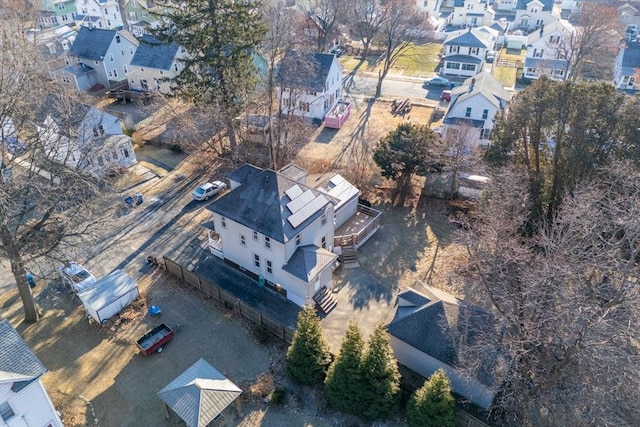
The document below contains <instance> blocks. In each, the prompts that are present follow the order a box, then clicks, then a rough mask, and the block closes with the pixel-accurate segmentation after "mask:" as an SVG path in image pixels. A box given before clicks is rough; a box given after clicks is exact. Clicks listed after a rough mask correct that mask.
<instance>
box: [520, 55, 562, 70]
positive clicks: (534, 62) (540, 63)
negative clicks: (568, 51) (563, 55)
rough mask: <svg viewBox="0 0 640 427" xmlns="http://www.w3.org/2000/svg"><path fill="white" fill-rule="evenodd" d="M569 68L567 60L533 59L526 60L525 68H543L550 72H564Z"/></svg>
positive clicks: (527, 58)
mask: <svg viewBox="0 0 640 427" xmlns="http://www.w3.org/2000/svg"><path fill="white" fill-rule="evenodd" d="M566 67H567V60H566V59H546V58H531V57H529V56H528V57H526V58H525V59H524V68H542V69H548V70H564V69H565V68H566Z"/></svg>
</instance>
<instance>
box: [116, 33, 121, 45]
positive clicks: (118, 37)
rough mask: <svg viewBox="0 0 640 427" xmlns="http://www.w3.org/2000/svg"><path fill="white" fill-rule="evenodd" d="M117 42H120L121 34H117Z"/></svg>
mask: <svg viewBox="0 0 640 427" xmlns="http://www.w3.org/2000/svg"><path fill="white" fill-rule="evenodd" d="M116 43H120V35H116Z"/></svg>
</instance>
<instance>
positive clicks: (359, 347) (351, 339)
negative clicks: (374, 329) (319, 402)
mask: <svg viewBox="0 0 640 427" xmlns="http://www.w3.org/2000/svg"><path fill="white" fill-rule="evenodd" d="M363 356H364V340H363V339H362V334H361V333H360V328H358V325H357V324H356V323H354V322H351V323H350V324H349V328H348V329H347V332H346V333H345V336H344V339H343V340H342V346H341V347H340V354H338V357H337V358H336V360H335V362H334V363H333V364H332V365H331V367H330V368H329V372H328V373H327V378H326V380H325V382H324V394H325V397H326V398H327V401H328V402H329V404H330V405H331V406H333V407H334V408H336V409H339V410H340V411H342V412H346V413H349V414H361V413H362V412H363V404H362V399H361V393H362V389H363V387H364V376H363V372H362V362H363Z"/></svg>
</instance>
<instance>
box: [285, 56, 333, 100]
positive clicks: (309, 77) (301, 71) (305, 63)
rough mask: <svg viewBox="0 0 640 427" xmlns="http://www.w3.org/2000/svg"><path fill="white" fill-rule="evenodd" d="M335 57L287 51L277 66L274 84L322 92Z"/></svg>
mask: <svg viewBox="0 0 640 427" xmlns="http://www.w3.org/2000/svg"><path fill="white" fill-rule="evenodd" d="M335 60H336V59H335V55H332V54H327V53H314V54H309V53H304V52H299V51H295V50H289V51H287V53H285V55H284V58H282V60H281V61H280V63H279V64H278V69H277V71H276V82H277V83H278V85H280V86H287V87H294V88H302V89H313V90H315V91H318V92H322V91H324V85H325V83H326V82H327V78H328V77H329V71H330V70H331V65H332V64H333V61H335Z"/></svg>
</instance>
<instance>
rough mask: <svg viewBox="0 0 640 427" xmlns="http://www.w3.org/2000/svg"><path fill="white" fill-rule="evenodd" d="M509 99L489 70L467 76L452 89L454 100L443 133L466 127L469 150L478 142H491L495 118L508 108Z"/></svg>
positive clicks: (508, 94) (450, 105) (485, 144)
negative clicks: (459, 84)
mask: <svg viewBox="0 0 640 427" xmlns="http://www.w3.org/2000/svg"><path fill="white" fill-rule="evenodd" d="M509 99H511V94H510V93H509V92H507V91H506V90H504V88H503V87H502V84H501V83H500V82H499V81H498V80H497V79H496V78H495V77H493V76H492V75H491V73H489V72H488V71H483V72H481V73H479V74H477V75H476V76H474V77H471V78H468V79H466V80H465V81H464V83H463V84H462V85H461V86H457V87H455V88H453V89H452V90H451V102H449V107H448V108H447V112H446V113H445V115H444V119H443V124H444V132H443V136H447V135H448V134H449V133H450V132H462V131H463V129H462V128H463V127H464V128H465V132H467V134H465V139H466V140H467V141H466V142H467V143H468V144H469V147H468V148H469V149H475V148H477V145H476V144H480V145H482V146H487V145H489V144H490V143H491V142H490V140H489V138H490V137H491V130H492V129H493V118H494V117H495V115H496V114H498V113H502V112H504V111H505V110H506V109H507V105H508V103H509ZM467 130H468V131H467ZM468 132H470V133H468Z"/></svg>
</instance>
